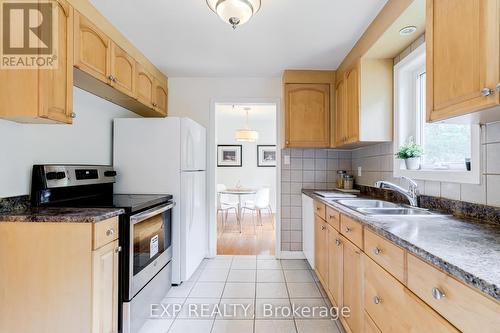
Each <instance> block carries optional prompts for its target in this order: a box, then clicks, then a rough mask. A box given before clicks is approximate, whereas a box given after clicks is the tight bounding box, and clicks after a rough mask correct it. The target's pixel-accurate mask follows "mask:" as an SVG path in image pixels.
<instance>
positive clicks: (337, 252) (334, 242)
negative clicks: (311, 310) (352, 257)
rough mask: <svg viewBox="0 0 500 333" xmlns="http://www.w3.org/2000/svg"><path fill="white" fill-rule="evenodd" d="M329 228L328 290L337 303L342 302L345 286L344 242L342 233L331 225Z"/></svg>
mask: <svg viewBox="0 0 500 333" xmlns="http://www.w3.org/2000/svg"><path fill="white" fill-rule="evenodd" d="M327 230H328V282H327V283H328V286H327V290H328V291H329V292H330V295H331V296H332V297H333V302H334V303H335V304H336V305H340V304H342V298H341V296H342V287H343V277H342V274H343V272H342V270H343V257H342V256H343V248H344V247H343V242H342V241H341V239H340V237H341V236H340V234H339V232H338V231H337V230H335V229H334V228H333V227H332V226H331V225H327Z"/></svg>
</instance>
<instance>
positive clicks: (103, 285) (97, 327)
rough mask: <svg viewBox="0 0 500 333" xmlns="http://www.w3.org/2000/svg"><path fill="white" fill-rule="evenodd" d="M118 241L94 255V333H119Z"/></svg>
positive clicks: (98, 250)
mask: <svg viewBox="0 0 500 333" xmlns="http://www.w3.org/2000/svg"><path fill="white" fill-rule="evenodd" d="M117 249H118V240H115V241H113V242H111V243H109V244H107V245H104V246H103V247H101V248H100V249H97V250H95V251H94V252H93V254H92V267H93V272H92V333H109V332H118V283H117V281H118V250H117Z"/></svg>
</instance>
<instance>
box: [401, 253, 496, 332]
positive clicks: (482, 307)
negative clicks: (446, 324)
mask: <svg viewBox="0 0 500 333" xmlns="http://www.w3.org/2000/svg"><path fill="white" fill-rule="evenodd" d="M407 258H408V259H407V260H408V288H409V289H410V290H412V291H413V292H414V293H415V294H417V296H418V297H420V298H421V299H423V300H424V301H425V302H426V303H427V304H429V305H430V306H431V307H433V308H434V309H435V310H436V311H437V312H439V313H440V314H441V315H442V316H443V317H445V318H446V319H448V320H449V321H450V322H451V323H452V324H453V325H455V326H456V327H457V328H458V329H460V330H461V331H463V332H466V333H467V332H498V330H499V327H500V303H499V302H496V301H495V300H493V299H490V298H488V297H487V296H485V295H482V294H480V293H479V292H477V291H475V290H474V289H472V288H470V287H469V286H467V285H465V284H463V283H462V282H459V281H458V280H456V279H454V278H453V277H451V276H449V275H448V274H446V273H444V272H442V271H440V270H439V269H437V268H435V267H433V266H431V265H429V264H427V263H426V262H424V261H422V260H420V259H419V258H417V257H415V256H414V255H412V254H408V256H407ZM439 292H441V293H443V294H444V296H443V297H440V295H438V293H439Z"/></svg>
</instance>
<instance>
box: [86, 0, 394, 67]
mask: <svg viewBox="0 0 500 333" xmlns="http://www.w3.org/2000/svg"><path fill="white" fill-rule="evenodd" d="M386 1H387V0H302V1H299V0H262V8H261V10H260V11H259V12H258V13H257V15H256V16H255V17H254V18H253V19H252V20H250V22H248V23H247V24H245V25H243V26H241V27H239V28H238V29H236V31H233V30H232V28H231V27H230V26H229V25H227V24H225V23H224V22H222V21H221V20H220V19H219V18H218V17H217V16H216V15H215V14H214V13H213V12H212V11H211V10H210V9H209V8H208V6H207V5H206V3H205V0H91V2H92V3H93V5H94V6H95V7H96V8H97V9H98V10H99V11H100V12H101V13H103V14H104V16H106V17H107V18H108V19H109V20H110V21H111V22H112V23H113V24H114V25H115V26H116V27H117V28H118V29H119V30H120V31H121V32H122V33H123V34H124V35H125V36H126V37H127V38H128V39H129V40H130V41H131V42H132V43H133V44H134V45H136V46H137V47H138V48H139V49H140V50H141V51H142V52H143V53H144V55H146V57H148V58H149V59H150V60H151V61H152V62H153V63H154V64H155V65H156V66H158V67H159V68H160V70H162V71H164V72H165V73H167V74H168V75H169V76H170V77H180V76H198V77H204V76H217V77H245V76H249V77H258V76H261V77H271V76H273V77H276V76H280V75H281V72H282V71H283V70H284V69H287V68H293V69H301V68H304V69H305V68H307V69H335V68H337V67H338V65H339V64H340V63H341V62H342V60H343V59H344V57H345V56H346V55H347V53H348V52H349V51H350V49H351V48H352V47H353V46H354V44H355V42H356V41H357V40H358V38H359V37H360V36H361V35H362V33H363V32H364V31H365V29H366V28H367V27H368V25H369V24H370V22H371V21H372V20H373V19H374V18H375V17H376V16H377V14H378V12H379V11H380V10H381V9H382V7H383V5H384V4H385V3H386Z"/></svg>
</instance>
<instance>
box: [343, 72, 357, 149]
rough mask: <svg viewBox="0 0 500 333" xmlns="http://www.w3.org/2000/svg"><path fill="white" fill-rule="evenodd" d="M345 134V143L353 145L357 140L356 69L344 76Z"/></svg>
mask: <svg viewBox="0 0 500 333" xmlns="http://www.w3.org/2000/svg"><path fill="white" fill-rule="evenodd" d="M346 91H347V94H346V104H347V108H346V110H345V112H346V115H347V133H346V138H345V140H346V142H345V143H348V144H349V143H355V142H357V141H358V140H359V71H358V67H354V68H353V69H351V70H350V71H349V72H348V73H347V75H346Z"/></svg>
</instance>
